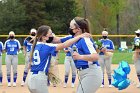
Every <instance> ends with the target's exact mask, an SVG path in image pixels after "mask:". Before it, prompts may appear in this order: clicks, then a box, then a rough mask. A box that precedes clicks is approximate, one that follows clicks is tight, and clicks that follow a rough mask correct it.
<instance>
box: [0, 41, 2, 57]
mask: <svg viewBox="0 0 140 93" xmlns="http://www.w3.org/2000/svg"><path fill="white" fill-rule="evenodd" d="M2 51H3V43H2V42H0V56H1V55H2Z"/></svg>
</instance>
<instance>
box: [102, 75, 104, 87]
mask: <svg viewBox="0 0 140 93" xmlns="http://www.w3.org/2000/svg"><path fill="white" fill-rule="evenodd" d="M102 85H104V74H103V80H102Z"/></svg>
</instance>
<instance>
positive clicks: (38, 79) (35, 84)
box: [28, 71, 48, 93]
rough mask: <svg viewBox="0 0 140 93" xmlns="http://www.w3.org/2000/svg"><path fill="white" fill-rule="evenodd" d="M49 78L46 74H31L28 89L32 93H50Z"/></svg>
mask: <svg viewBox="0 0 140 93" xmlns="http://www.w3.org/2000/svg"><path fill="white" fill-rule="evenodd" d="M47 78H48V77H46V75H45V73H44V72H41V71H40V72H39V73H38V74H32V72H31V74H30V76H29V78H28V88H29V91H30V93H48V86H47Z"/></svg>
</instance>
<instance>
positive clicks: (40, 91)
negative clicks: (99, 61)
mask: <svg viewBox="0 0 140 93" xmlns="http://www.w3.org/2000/svg"><path fill="white" fill-rule="evenodd" d="M83 36H85V35H84V34H82V35H79V36H77V37H75V38H73V39H71V40H68V41H66V42H64V43H60V44H52V43H46V42H48V41H50V42H51V41H52V40H53V36H52V31H51V28H50V27H49V26H46V25H43V26H40V27H39V28H38V31H37V35H36V36H35V39H34V43H33V46H32V52H31V56H30V58H31V59H30V61H31V64H32V65H31V74H30V77H29V79H28V88H29V91H30V92H31V93H48V87H47V82H48V81H47V78H46V76H48V69H49V66H50V65H49V64H50V60H51V55H52V53H53V52H54V51H58V50H60V49H63V48H66V47H69V46H70V45H72V44H73V43H75V42H76V41H78V40H79V39H80V38H81V37H83Z"/></svg>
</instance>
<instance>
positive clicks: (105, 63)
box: [99, 39, 115, 87]
mask: <svg viewBox="0 0 140 93" xmlns="http://www.w3.org/2000/svg"><path fill="white" fill-rule="evenodd" d="M101 42H102V47H104V48H106V49H107V50H114V49H115V48H114V44H113V42H112V41H111V40H110V39H101ZM99 55H100V58H99V64H100V66H101V68H102V71H103V81H102V86H103V85H104V70H105V68H106V72H107V75H108V81H109V87H111V63H112V56H107V55H105V54H104V53H103V52H100V53H99Z"/></svg>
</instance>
